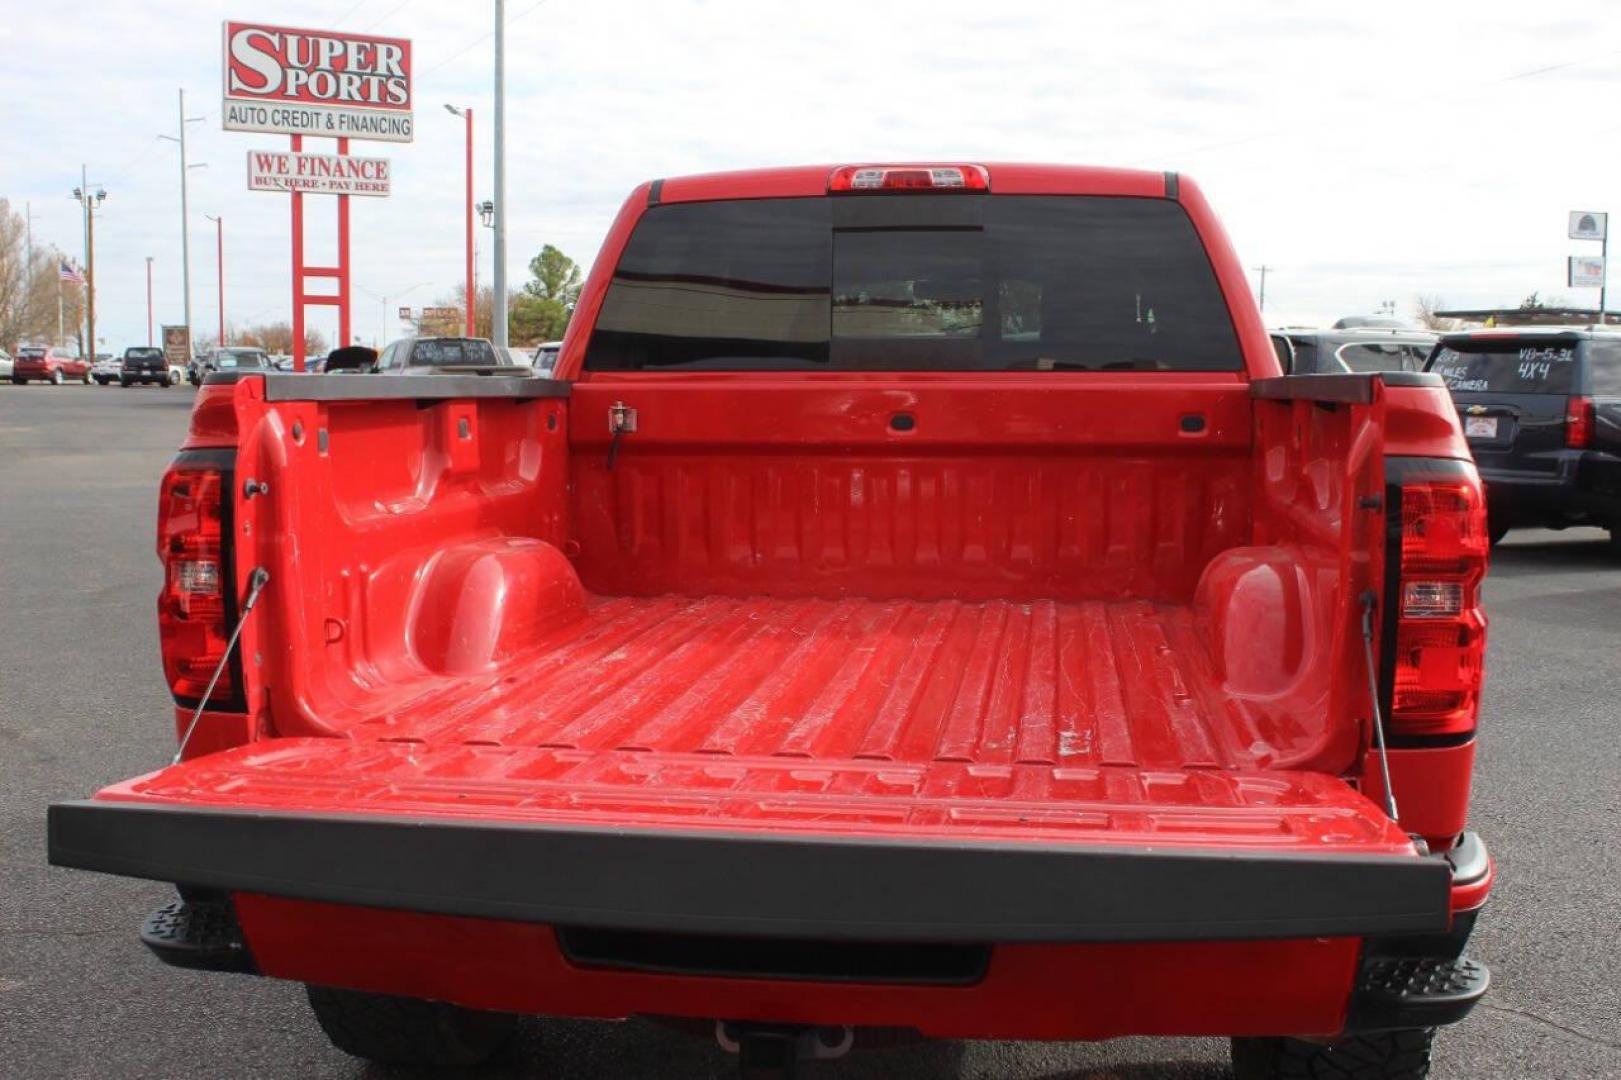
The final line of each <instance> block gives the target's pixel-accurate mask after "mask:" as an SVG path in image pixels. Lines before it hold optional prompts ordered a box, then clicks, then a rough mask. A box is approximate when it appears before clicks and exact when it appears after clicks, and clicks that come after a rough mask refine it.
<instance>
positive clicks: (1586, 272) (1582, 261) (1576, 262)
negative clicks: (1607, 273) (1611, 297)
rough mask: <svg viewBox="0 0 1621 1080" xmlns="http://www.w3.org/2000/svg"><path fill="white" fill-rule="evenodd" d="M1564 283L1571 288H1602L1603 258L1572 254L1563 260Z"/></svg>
mask: <svg viewBox="0 0 1621 1080" xmlns="http://www.w3.org/2000/svg"><path fill="white" fill-rule="evenodd" d="M1565 284H1566V285H1567V286H1569V287H1570V288H1572V289H1602V288H1604V260H1603V259H1599V258H1594V257H1593V256H1590V255H1572V256H1571V257H1570V258H1569V259H1567V260H1566V261H1565Z"/></svg>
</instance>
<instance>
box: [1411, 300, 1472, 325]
mask: <svg viewBox="0 0 1621 1080" xmlns="http://www.w3.org/2000/svg"><path fill="white" fill-rule="evenodd" d="M1446 306H1447V304H1446V301H1445V300H1443V299H1441V297H1439V296H1436V295H1435V294H1434V293H1430V294H1428V295H1425V296H1420V297H1419V298H1418V299H1417V300H1416V301H1415V302H1414V305H1413V309H1414V314H1415V315H1416V316H1417V318H1418V324H1419V325H1420V326H1422V327H1424V329H1426V330H1440V331H1446V330H1456V329H1458V328H1459V327H1460V326H1462V325H1463V323H1462V322H1461V321H1460V320H1458V319H1448V318H1444V317H1442V316H1441V315H1440V314H1439V313H1440V312H1441V311H1442V310H1443V309H1444V308H1445V307H1446Z"/></svg>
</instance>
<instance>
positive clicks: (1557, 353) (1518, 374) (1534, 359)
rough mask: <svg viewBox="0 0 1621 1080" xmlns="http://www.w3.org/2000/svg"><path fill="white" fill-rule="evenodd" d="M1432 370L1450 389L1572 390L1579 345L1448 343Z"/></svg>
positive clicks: (1523, 392)
mask: <svg viewBox="0 0 1621 1080" xmlns="http://www.w3.org/2000/svg"><path fill="white" fill-rule="evenodd" d="M1430 370H1431V371H1433V372H1435V373H1436V374H1437V375H1439V376H1441V378H1442V379H1444V380H1446V384H1447V389H1449V390H1454V391H1459V392H1463V393H1478V392H1482V391H1498V392H1501V393H1511V394H1568V393H1570V391H1571V388H1572V387H1573V386H1574V385H1575V372H1576V346H1575V345H1574V344H1571V343H1569V342H1561V343H1543V342H1533V343H1526V344H1521V345H1515V344H1513V343H1502V342H1495V341H1494V342H1492V343H1491V345H1490V346H1487V347H1486V348H1484V349H1482V348H1479V347H1474V346H1472V345H1461V346H1454V345H1449V346H1444V347H1442V348H1441V349H1440V351H1438V352H1437V353H1436V354H1435V359H1434V360H1432V361H1431V362H1430Z"/></svg>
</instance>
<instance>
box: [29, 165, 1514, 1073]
mask: <svg viewBox="0 0 1621 1080" xmlns="http://www.w3.org/2000/svg"><path fill="white" fill-rule="evenodd" d="M159 499H160V504H159V514H158V554H159V556H160V558H161V559H162V562H163V565H164V567H165V574H166V577H165V584H164V586H163V590H162V594H161V596H160V597H159V601H158V626H159V630H160V634H161V640H162V654H163V663H164V670H165V673H166V675H167V678H168V682H169V685H170V688H171V689H172V691H173V694H174V699H175V703H176V710H175V717H176V721H177V728H178V731H179V733H180V737H181V743H182V744H181V752H180V754H178V755H177V763H176V764H173V765H171V766H170V767H167V768H162V769H159V770H158V771H156V772H152V773H149V774H147V775H145V776H140V777H137V778H134V779H132V780H128V781H126V782H123V783H120V784H116V785H114V786H112V787H109V788H107V789H105V790H104V791H101V792H100V793H99V794H97V795H96V796H95V797H94V798H92V799H88V800H85V801H80V802H69V803H62V804H58V805H55V806H52V807H51V809H50V830H49V832H50V857H51V860H52V861H53V862H54V863H56V864H58V865H64V866H74V867H81V868H85V869H89V870H97V871H103V872H108V873H115V874H124V875H132V876H136V877H143V878H149V879H154V880H161V881H168V882H173V883H175V884H176V885H177V886H178V889H179V898H178V899H177V900H176V901H175V902H174V903H172V904H170V905H169V906H167V907H166V908H164V909H162V910H160V911H159V912H157V913H156V914H155V915H154V916H153V917H152V918H151V919H150V920H149V921H148V923H147V924H146V926H145V928H144V930H143V932H142V933H143V938H144V940H145V941H146V943H147V944H148V945H149V946H151V947H152V949H153V950H154V951H155V952H156V953H157V954H158V955H159V956H160V957H161V958H163V959H164V960H166V961H169V962H170V963H174V964H179V965H183V966H192V967H205V968H213V969H220V970H234V971H245V972H253V973H257V974H260V975H267V976H271V977H275V978H281V979H292V980H298V981H301V982H304V983H306V984H308V986H309V987H310V990H309V997H310V1000H311V1002H312V1004H313V1006H314V1010H315V1013H316V1016H317V1018H318V1019H319V1021H320V1023H321V1024H322V1026H323V1027H324V1028H325V1030H326V1031H327V1033H328V1034H329V1035H330V1036H331V1038H332V1039H333V1041H334V1042H335V1043H337V1045H339V1046H340V1047H342V1048H343V1049H345V1050H348V1051H350V1052H352V1053H355V1054H358V1055H361V1056H364V1057H369V1058H374V1059H378V1060H385V1061H388V1060H395V1061H411V1062H415V1063H418V1064H451V1063H467V1062H471V1061H476V1060H479V1059H481V1058H483V1057H485V1056H487V1055H489V1054H490V1053H492V1052H494V1051H495V1050H496V1049H497V1048H498V1047H499V1046H500V1045H501V1043H502V1042H503V1041H504V1039H505V1038H506V1037H507V1036H508V1035H509V1033H510V1032H511V1030H512V1025H513V1017H514V1016H515V1015H518V1014H542V1015H554V1016H576V1017H607V1018H619V1017H628V1016H632V1015H651V1016H661V1017H673V1018H680V1019H682V1020H683V1021H684V1022H686V1023H688V1024H691V1023H693V1022H697V1023H701V1024H706V1025H712V1027H713V1030H714V1031H715V1033H716V1034H717V1036H718V1037H719V1038H720V1039H721V1041H722V1042H723V1043H724V1044H726V1045H727V1046H728V1047H731V1048H735V1049H737V1050H738V1052H739V1054H740V1058H741V1061H742V1063H743V1064H744V1065H745V1066H746V1067H748V1068H753V1069H759V1068H766V1067H773V1068H780V1069H782V1070H785V1071H786V1070H789V1069H791V1068H792V1067H793V1065H794V1063H795V1062H797V1061H800V1060H803V1059H804V1058H806V1057H814V1056H828V1055H836V1054H838V1053H840V1052H841V1051H843V1050H844V1049H845V1048H847V1047H848V1046H849V1045H850V1043H851V1041H852V1034H853V1033H855V1032H858V1031H859V1030H860V1029H865V1028H869V1027H873V1028H905V1029H914V1030H915V1031H917V1032H920V1033H922V1034H924V1035H927V1036H938V1037H952V1038H962V1037H967V1038H1002V1039H1015V1038H1016V1039H1066V1040H1067V1039H1106V1038H1111V1037H1114V1036H1122V1035H1212V1036H1224V1037H1232V1039H1233V1053H1234V1060H1235V1063H1236V1066H1237V1071H1238V1073H1239V1075H1240V1076H1241V1077H1245V1078H1254V1077H1295V1076H1307V1075H1310V1076H1319V1075H1329V1074H1330V1072H1332V1074H1333V1075H1336V1076H1348V1077H1384V1078H1393V1077H1403V1078H1407V1077H1419V1076H1422V1075H1424V1073H1425V1072H1426V1070H1427V1068H1428V1063H1429V1055H1430V1045H1431V1036H1432V1033H1433V1030H1434V1028H1435V1027H1436V1026H1437V1025H1441V1024H1445V1023H1450V1022H1453V1021H1456V1020H1458V1019H1460V1018H1461V1017H1462V1016H1463V1015H1464V1014H1466V1013H1467V1012H1468V1011H1469V1009H1470V1008H1471V1006H1473V1005H1474V1003H1475V1002H1476V1001H1477V1000H1478V999H1479V998H1480V997H1481V995H1482V994H1483V993H1484V992H1485V990H1486V984H1487V973H1486V971H1485V969H1484V968H1483V967H1482V966H1481V965H1479V964H1478V963H1475V962H1473V961H1471V960H1469V959H1467V958H1466V957H1465V956H1464V945H1465V942H1466V940H1467V938H1468V935H1469V932H1470V930H1471V928H1472V927H1473V924H1474V922H1475V918H1476V915H1477V914H1478V912H1479V911H1480V909H1481V907H1482V905H1483V904H1484V903H1485V900H1486V896H1487V892H1488V891H1489V889H1490V885H1491V880H1492V874H1493V868H1492V863H1491V861H1490V859H1489V857H1488V856H1487V854H1486V851H1485V848H1484V846H1483V845H1482V843H1481V841H1480V840H1479V838H1478V837H1476V836H1475V835H1474V834H1473V833H1471V832H1469V831H1467V830H1466V828H1465V822H1466V810H1467V804H1468V797H1469V785H1470V771H1471V765H1472V759H1473V755H1474V746H1475V732H1476V716H1477V712H1478V703H1479V694H1480V686H1481V676H1482V657H1483V653H1484V644H1485V641H1484V634H1485V617H1484V615H1483V613H1482V610H1481V581H1482V578H1483V576H1484V574H1485V569H1486V558H1487V548H1488V538H1487V534H1486V525H1485V519H1484V514H1483V509H1482V501H1481V487H1480V482H1479V479H1478V477H1477V476H1476V472H1475V468H1474V465H1473V464H1472V463H1471V461H1470V455H1469V451H1468V448H1467V446H1466V445H1465V443H1464V440H1463V439H1462V437H1461V434H1460V432H1459V428H1458V420H1457V414H1456V412H1455V410H1454V409H1453V407H1452V404H1451V402H1450V401H1449V400H1448V396H1447V392H1446V389H1445V388H1444V387H1443V386H1442V384H1441V382H1440V380H1439V379H1437V378H1436V377H1434V376H1431V375H1425V374H1415V373H1401V372H1396V373H1385V374H1373V375H1350V374H1348V375H1303V376H1283V375H1282V374H1281V373H1280V370H1279V366H1278V361H1277V358H1276V356H1275V354H1274V352H1273V350H1272V347H1271V344H1270V342H1269V340H1268V338H1267V334H1266V332H1265V330H1264V329H1263V326H1262V323H1261V320H1260V317H1259V315H1258V313H1257V310H1256V308H1255V305H1254V303H1253V301H1252V299H1251V295H1250V291H1249V288H1248V286H1247V284H1246V282H1245V280H1244V277H1243V275H1242V272H1241V270H1240V266H1239V263H1238V261H1237V260H1236V258H1235V256H1234V253H1233V250H1232V248H1231V246H1230V245H1229V242H1228V240H1227V238H1226V236H1225V235H1224V234H1223V232H1222V230H1221V228H1220V226H1219V225H1218V224H1217V222H1216V220H1215V218H1214V216H1213V215H1212V213H1211V211H1210V209H1209V207H1208V205H1207V204H1206V202H1205V200H1204V198H1203V196H1202V195H1201V194H1200V191H1199V189H1198V188H1197V187H1196V186H1195V185H1194V184H1193V183H1192V182H1190V181H1189V180H1187V179H1186V178H1179V177H1178V176H1177V175H1175V174H1161V173H1150V172H1135V171H1119V170H1108V169H1093V168H1078V167H1069V166H1035V165H1013V164H1009V165H990V166H982V165H971V164H962V165H923V166H916V165H913V166H885V165H862V166H848V167H834V168H827V167H821V168H790V169H774V170H764V171H755V172H741V173H730V174H719V175H707V176H695V177H684V178H678V179H668V180H663V181H657V182H654V183H651V184H646V185H643V186H642V187H640V188H638V189H637V190H636V191H635V192H633V193H632V194H631V196H630V198H629V200H628V201H627V202H626V203H625V205H624V208H623V209H622V210H621V211H620V213H619V216H618V218H617V219H616V221H615V222H614V224H613V227H612V229H611V231H610V233H609V235H608V238H607V240H606V242H605V244H604V247H603V251H602V253H601V255H600V257H599V258H598V259H597V261H596V264H595V266H594V268H593V270H592V273H591V276H590V279H589V281H588V282H587V284H586V286H585V289H584V291H583V293H582V295H581V297H580V301H579V306H578V310H577V311H576V312H575V316H574V319H573V323H572V325H571V326H570V327H569V331H568V336H567V340H566V341H565V342H564V345H563V350H562V355H561V357H560V360H559V363H558V366H557V371H556V378H555V379H540V378H526V379H510V378H504V379H502V378H484V377H479V376H476V375H468V374H452V375H439V376H435V377H432V378H409V377H403V376H392V375H387V374H383V375H371V376H348V377H343V376H295V375H282V374H278V373H259V372H252V373H234V374H227V373H221V374H218V375H215V376H212V377H210V379H209V380H208V382H207V384H206V385H205V386H204V387H203V389H202V391H201V393H200V394H199V397H198V400H197V403H196V407H195V412H194V413H193V416H192V421H191V430H190V435H189V437H188V438H187V440H186V443H185V446H184V448H183V449H182V450H181V452H180V454H179V456H178V457H177V458H176V459H175V461H174V463H173V465H172V466H171V467H170V469H169V471H168V473H167V474H166V475H165V477H164V479H163V483H162V489H161V493H160V496H159Z"/></svg>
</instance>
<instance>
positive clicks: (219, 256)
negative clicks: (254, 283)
mask: <svg viewBox="0 0 1621 1080" xmlns="http://www.w3.org/2000/svg"><path fill="white" fill-rule="evenodd" d="M203 217H205V218H207V219H208V220H209V221H212V222H213V223H214V260H215V263H216V264H217V266H216V270H217V273H218V275H219V298H220V336H219V343H220V348H222V349H223V348H224V347H225V345H226V341H225V218H224V216H223V215H222V216H220V217H215V216H214V215H213V214H204V215H203Z"/></svg>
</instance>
